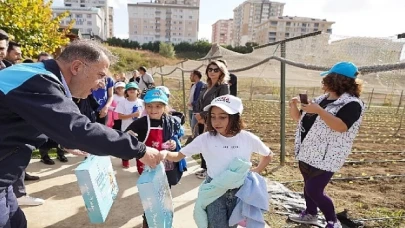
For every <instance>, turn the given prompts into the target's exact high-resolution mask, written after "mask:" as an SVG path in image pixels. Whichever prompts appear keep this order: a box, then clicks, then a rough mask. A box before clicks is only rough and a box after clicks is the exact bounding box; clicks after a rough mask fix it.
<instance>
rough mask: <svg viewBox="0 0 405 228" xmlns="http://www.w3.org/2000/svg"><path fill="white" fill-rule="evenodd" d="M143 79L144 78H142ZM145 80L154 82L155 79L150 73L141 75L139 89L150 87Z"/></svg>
mask: <svg viewBox="0 0 405 228" xmlns="http://www.w3.org/2000/svg"><path fill="white" fill-rule="evenodd" d="M142 79H143V80H142ZM143 81H145V82H146V83H149V84H150V83H154V82H155V81H154V80H153V77H152V75H150V74H149V73H145V74H144V75H142V76H140V77H139V83H138V86H139V90H140V91H143V90H144V89H147V88H148V87H147V86H146V84H145V83H144V82H143Z"/></svg>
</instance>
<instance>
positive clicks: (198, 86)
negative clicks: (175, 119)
mask: <svg viewBox="0 0 405 228" xmlns="http://www.w3.org/2000/svg"><path fill="white" fill-rule="evenodd" d="M204 86H205V83H204V82H202V81H199V82H197V84H195V90H194V95H193V103H191V104H192V105H193V111H197V105H198V98H199V97H200V93H201V90H203V88H204Z"/></svg>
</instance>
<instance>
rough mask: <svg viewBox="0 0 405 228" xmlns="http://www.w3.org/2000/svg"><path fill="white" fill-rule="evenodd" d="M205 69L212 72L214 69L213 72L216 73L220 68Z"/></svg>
mask: <svg viewBox="0 0 405 228" xmlns="http://www.w3.org/2000/svg"><path fill="white" fill-rule="evenodd" d="M207 71H208V72H213V71H214V72H215V73H218V72H220V71H221V70H220V69H219V68H208V69H207Z"/></svg>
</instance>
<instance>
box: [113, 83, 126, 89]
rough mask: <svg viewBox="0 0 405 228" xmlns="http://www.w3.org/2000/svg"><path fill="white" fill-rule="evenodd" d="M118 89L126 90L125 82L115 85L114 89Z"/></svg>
mask: <svg viewBox="0 0 405 228" xmlns="http://www.w3.org/2000/svg"><path fill="white" fill-rule="evenodd" d="M118 87H124V88H125V82H117V83H115V85H114V88H118Z"/></svg>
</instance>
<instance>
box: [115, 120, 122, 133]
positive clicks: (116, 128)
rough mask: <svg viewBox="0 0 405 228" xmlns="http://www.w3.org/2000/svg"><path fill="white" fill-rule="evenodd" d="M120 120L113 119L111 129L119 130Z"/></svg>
mask: <svg viewBox="0 0 405 228" xmlns="http://www.w3.org/2000/svg"><path fill="white" fill-rule="evenodd" d="M121 126H122V120H114V126H113V129H115V130H118V131H121Z"/></svg>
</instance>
